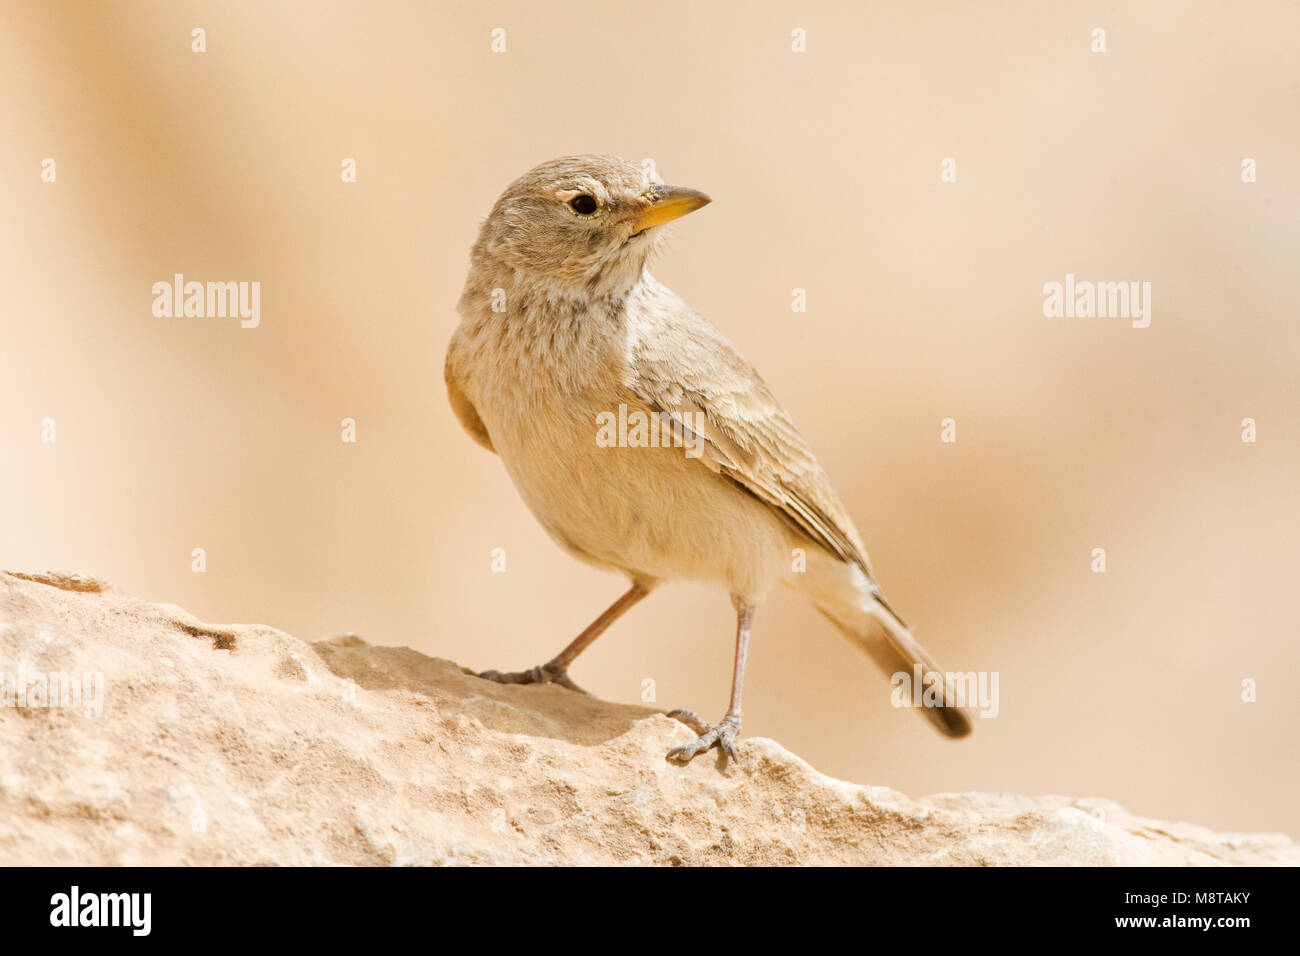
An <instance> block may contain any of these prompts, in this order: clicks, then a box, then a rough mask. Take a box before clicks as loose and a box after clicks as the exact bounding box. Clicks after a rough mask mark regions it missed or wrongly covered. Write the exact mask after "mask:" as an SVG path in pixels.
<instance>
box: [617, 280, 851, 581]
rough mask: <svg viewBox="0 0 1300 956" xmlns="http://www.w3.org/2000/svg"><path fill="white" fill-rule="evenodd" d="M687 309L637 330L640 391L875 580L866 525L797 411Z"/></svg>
mask: <svg viewBox="0 0 1300 956" xmlns="http://www.w3.org/2000/svg"><path fill="white" fill-rule="evenodd" d="M686 309H687V307H686V306H685V305H684V304H681V305H680V307H679V308H675V309H672V310H671V312H672V314H671V315H665V314H664V313H663V312H660V314H659V315H657V316H656V317H655V318H654V320H653V322H652V323H650V324H648V325H647V326H646V327H644V328H642V329H639V330H638V331H637V333H636V334H635V335H634V338H633V340H632V341H631V343H630V346H629V356H628V358H629V362H628V369H629V371H628V375H629V377H630V381H629V382H628V385H629V386H630V387H631V389H632V391H633V393H634V394H635V395H636V396H637V397H638V398H639V399H640V400H641V401H642V402H644V403H645V404H646V405H647V406H648V407H649V408H650V409H651V410H652V411H654V412H656V413H658V414H660V415H663V416H667V417H668V418H669V419H671V420H672V421H673V422H675V423H676V424H677V427H680V428H683V429H685V430H686V431H687V432H689V433H693V434H694V435H695V436H698V438H699V439H700V442H701V444H702V447H703V455H702V456H701V458H700V459H699V460H700V461H701V462H702V463H703V464H704V465H706V466H708V467H709V468H710V469H712V470H713V471H715V472H718V473H720V474H722V475H725V476H726V477H728V478H730V479H731V480H732V481H734V482H736V483H737V484H739V485H740V486H741V487H742V488H744V489H745V490H746V491H748V492H749V493H750V494H752V495H754V496H755V497H757V498H758V499H759V500H761V501H763V502H765V503H767V504H768V505H770V506H772V507H773V508H775V509H776V510H777V512H778V513H779V514H781V516H782V517H784V518H785V519H786V520H787V521H788V522H790V523H791V524H793V525H794V527H795V528H797V529H798V530H799V531H801V532H802V533H803V534H804V535H805V536H807V537H808V538H810V539H811V540H812V541H814V542H816V543H817V544H820V545H821V546H822V547H824V548H826V549H827V550H829V551H830V552H831V553H832V554H836V555H838V556H839V557H840V558H842V559H843V560H845V561H850V562H853V563H854V564H857V565H858V566H859V567H861V568H862V570H863V571H865V572H866V573H867V575H868V577H872V573H871V566H870V564H869V563H868V561H867V555H866V549H865V548H863V546H862V540H861V539H860V538H859V536H858V532H857V529H856V528H854V527H853V522H852V521H851V520H850V519H849V516H848V513H847V512H846V511H845V510H844V506H843V505H842V504H841V503H840V500H839V497H838V496H837V495H836V494H835V490H834V489H833V488H832V487H831V484H830V480H829V479H828V478H827V477H826V473H825V472H824V471H822V468H821V466H820V465H819V464H818V463H817V459H816V458H815V457H814V456H813V453H812V451H811V450H810V449H809V448H808V444H807V442H805V441H804V439H803V436H802V435H800V434H799V430H798V429H797V428H796V427H795V425H794V422H793V421H791V419H790V415H789V413H787V412H786V410H785V409H784V408H782V407H781V404H780V402H778V401H777V400H776V397H775V396H774V395H773V394H772V393H771V391H769V390H768V387H767V386H766V385H765V384H764V383H763V380H762V379H761V378H760V377H759V375H758V372H756V371H755V370H754V367H753V366H752V365H750V364H749V362H748V361H747V360H746V359H745V357H744V356H743V355H741V354H740V353H739V352H737V351H736V349H735V347H734V346H732V344H731V343H730V342H728V341H727V340H726V339H725V338H724V337H723V335H722V333H720V332H719V331H718V330H717V329H715V328H714V327H713V326H711V325H709V324H708V323H707V322H705V321H704V320H703V319H702V318H700V317H698V316H696V315H695V314H694V313H690V312H688V311H686ZM665 311H668V310H665Z"/></svg>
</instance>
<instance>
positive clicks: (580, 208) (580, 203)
mask: <svg viewBox="0 0 1300 956" xmlns="http://www.w3.org/2000/svg"><path fill="white" fill-rule="evenodd" d="M569 205H570V206H571V207H572V208H573V211H574V212H576V213H581V214H582V215H584V216H590V215H591V214H592V213H593V212H595V211H596V199H595V197H594V196H588V195H587V194H586V193H579V194H578V195H577V196H574V197H573V198H572V199H570V200H569Z"/></svg>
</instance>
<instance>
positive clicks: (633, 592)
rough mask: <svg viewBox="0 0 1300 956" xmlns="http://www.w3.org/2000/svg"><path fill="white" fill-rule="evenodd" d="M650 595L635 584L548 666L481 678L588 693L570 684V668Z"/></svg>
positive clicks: (503, 682)
mask: <svg viewBox="0 0 1300 956" xmlns="http://www.w3.org/2000/svg"><path fill="white" fill-rule="evenodd" d="M649 593H650V589H649V588H648V587H646V586H645V585H644V584H642V583H640V582H639V581H637V582H633V584H632V587H631V588H629V589H628V591H627V593H625V594H624V595H623V596H622V597H620V598H619V599H618V600H617V601H615V602H614V603H613V604H611V605H610V606H609V607H607V608H606V609H605V611H604V613H602V614H601V615H600V617H598V618H596V620H594V621H592V622H591V623H590V624H588V625H587V628H586V630H584V631H583V632H582V633H581V634H579V635H578V636H577V637H575V638H574V639H573V641H572V642H571V643H570V644H569V646H568V647H566V648H565V649H564V650H562V651H560V653H558V654H556V655H555V657H553V658H552V659H551V660H550V661H548V662H547V663H545V664H542V665H540V666H538V667H534V668H533V669H532V670H527V671H510V672H508V673H502V672H501V671H484V672H483V673H481V674H479V675H478V676H479V677H482V678H484V679H485V680H494V681H496V682H497V683H498V684H559V685H560V686H561V687H567V688H569V690H576V691H577V692H578V693H580V694H585V693H586V691H585V690H583V689H582V688H581V687H579V686H578V685H577V684H575V683H574V682H573V681H571V680H569V665H570V664H572V663H573V659H574V658H575V657H577V656H578V655H579V654H581V653H582V652H583V651H584V650H586V649H587V647H588V645H590V644H591V642H592V641H594V640H595V639H596V638H598V637H600V635H601V634H603V633H605V629H606V628H608V627H609V626H610V625H611V624H613V623H614V622H615V621H617V620H618V619H619V618H620V617H622V616H623V612H624V611H626V610H627V609H628V608H630V607H631V606H632V605H633V604H635V603H636V602H637V601H639V600H641V599H642V598H643V597H645V596H646V595H647V594H649Z"/></svg>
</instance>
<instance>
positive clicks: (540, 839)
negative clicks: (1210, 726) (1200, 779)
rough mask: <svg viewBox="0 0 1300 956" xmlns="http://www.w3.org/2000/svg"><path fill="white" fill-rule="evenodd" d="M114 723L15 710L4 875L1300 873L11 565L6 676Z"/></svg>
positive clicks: (1253, 840)
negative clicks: (257, 866) (620, 866)
mask: <svg viewBox="0 0 1300 956" xmlns="http://www.w3.org/2000/svg"><path fill="white" fill-rule="evenodd" d="M20 662H21V663H23V664H24V666H25V667H26V669H27V671H28V672H29V673H31V672H33V671H39V672H41V673H45V674H51V673H54V672H64V673H73V672H76V673H82V672H91V673H96V672H98V673H100V674H102V675H103V710H102V714H101V715H100V716H93V714H89V715H88V709H87V707H86V701H85V700H84V699H83V701H82V705H83V706H82V707H81V708H79V709H71V708H62V707H60V708H50V707H43V706H41V707H33V706H25V707H17V706H4V707H0V864H6V865H14V864H20V865H27V864H81V863H95V864H155V865H166V864H197V865H210V864H252V863H277V864H326V863H331V864H381V865H392V864H399V865H400V864H557V863H559V864H610V863H626V864H732V865H734V864H782V863H796V864H861V863H874V864H922V865H925V864H1039V863H1042V864H1123V865H1134V864H1137V865H1142V864H1193V865H1216V864H1233V863H1244V864H1290V865H1297V864H1300V849H1298V848H1297V847H1296V845H1295V844H1293V843H1292V842H1291V841H1290V840H1288V839H1287V838H1286V837H1284V836H1280V835H1278V836H1269V835H1246V834H1216V833H1212V832H1210V831H1209V830H1206V829H1203V828H1201V827H1197V826H1191V825H1188V824H1183V823H1172V824H1171V823H1160V822H1157V821H1153V820H1144V819H1140V818H1137V817H1133V816H1130V815H1129V814H1128V813H1127V812H1126V811H1125V810H1124V809H1123V808H1122V807H1120V806H1118V805H1116V804H1114V803H1112V802H1110V801H1107V800H1098V799H1080V800H1073V799H1068V798H1065V797H1032V798H1031V797H1022V796H1016V795H1012V794H987V793H970V794H941V795H938V796H933V797H927V798H922V799H913V798H909V797H907V796H905V795H903V794H901V793H898V792H896V791H893V790H890V789H888V788H885V787H869V786H858V785H855V784H849V783H844V782H842V781H839V780H833V779H831V778H829V777H826V776H824V775H822V774H820V773H818V772H817V771H816V770H814V769H812V768H811V767H810V766H808V764H806V763H804V761H802V760H800V759H799V758H798V757H796V756H794V755H793V754H791V753H788V752H787V751H785V750H784V749H782V748H781V746H780V745H778V744H776V743H774V742H773V741H771V740H766V739H762V738H747V739H745V741H744V745H743V755H744V760H743V765H742V766H739V767H731V768H728V769H726V770H720V769H719V765H718V763H717V762H716V761H715V760H713V759H712V757H711V755H710V756H707V757H703V758H700V759H697V760H696V761H695V762H694V763H692V764H691V765H689V766H687V767H681V766H678V765H675V764H670V763H668V762H667V761H665V759H664V753H665V752H666V751H667V749H668V748H669V747H670V746H671V745H673V744H674V743H681V742H685V741H686V740H687V739H689V738H690V736H691V732H690V731H688V730H687V729H686V728H685V727H683V726H681V725H680V724H678V723H676V722H675V721H673V720H670V719H668V718H667V717H664V716H663V715H662V714H659V713H656V712H654V711H651V710H647V709H645V708H641V707H630V706H624V705H620V704H611V703H606V702H605V701H601V700H597V699H594V698H591V697H584V696H580V695H578V694H575V693H573V692H571V691H567V690H564V689H561V688H558V687H554V686H545V687H517V686H516V687H508V686H502V685H498V684H493V683H489V682H487V681H482V680H478V679H477V678H475V677H473V676H472V675H470V674H469V673H468V672H466V671H464V670H462V669H461V668H459V667H457V666H456V665H455V664H452V663H450V662H449V661H444V660H437V659H434V658H429V657H425V656H424V655H422V654H418V653H416V652H415V651H412V650H409V649H407V648H399V647H372V646H370V645H368V644H366V643H365V642H364V641H362V640H361V639H359V638H357V637H355V636H353V635H348V636H345V637H342V638H336V639H334V640H331V641H323V642H320V643H317V644H314V645H313V644H308V643H305V642H303V641H301V640H299V639H298V638H295V637H291V636H290V635H288V634H284V633H282V632H280V631H277V630H274V629H272V628H268V627H260V626H251V625H231V626H222V627H214V626H210V625H206V624H203V623H202V622H200V621H198V620H196V619H195V618H194V617H193V616H191V615H189V614H187V613H186V612H184V611H182V610H181V609H180V608H177V607H173V606H169V605H156V604H149V603H146V602H144V601H140V600H137V599H134V598H130V597H126V596H124V595H121V594H118V593H117V592H115V591H113V590H112V589H111V588H109V587H107V586H106V585H103V584H102V583H100V582H98V581H95V580H94V579H92V578H88V577H85V576H82V575H73V574H66V573H48V574H31V575H29V574H13V573H0V670H3V671H6V672H10V673H14V672H15V670H16V668H17V666H18V664H19V663H20Z"/></svg>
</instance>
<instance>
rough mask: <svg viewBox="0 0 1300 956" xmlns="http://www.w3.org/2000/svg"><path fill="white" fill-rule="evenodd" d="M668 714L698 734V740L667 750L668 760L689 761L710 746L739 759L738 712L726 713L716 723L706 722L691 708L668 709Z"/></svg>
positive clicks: (733, 758) (734, 758)
mask: <svg viewBox="0 0 1300 956" xmlns="http://www.w3.org/2000/svg"><path fill="white" fill-rule="evenodd" d="M668 716H669V717H673V718H675V719H677V720H680V721H681V722H682V723H684V724H685V725H686V726H687V727H689V728H691V730H693V731H695V732H696V733H697V734H699V735H700V736H699V739H698V740H693V741H691V742H690V743H689V744H682V745H681V746H680V747H674V748H673V749H672V750H670V751H668V759H669V760H680V761H681V762H682V763H690V762H691V759H692V758H693V757H695V756H696V754H701V753H703V752H704V751H706V750H708V749H709V748H710V747H717V748H718V749H719V750H721V751H722V752H723V753H725V754H726V755H727V756H728V757H730V758H731V759H732V760H739V759H740V755H739V754H738V753H736V738H737V737H738V736H739V735H740V714H727V716H726V717H723V718H722V720H721V721H720V722H719V723H716V724H706V723H705V722H704V721H702V720H700V718H699V717H697V716H696V715H695V711H693V710H670V711H669V712H668Z"/></svg>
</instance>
